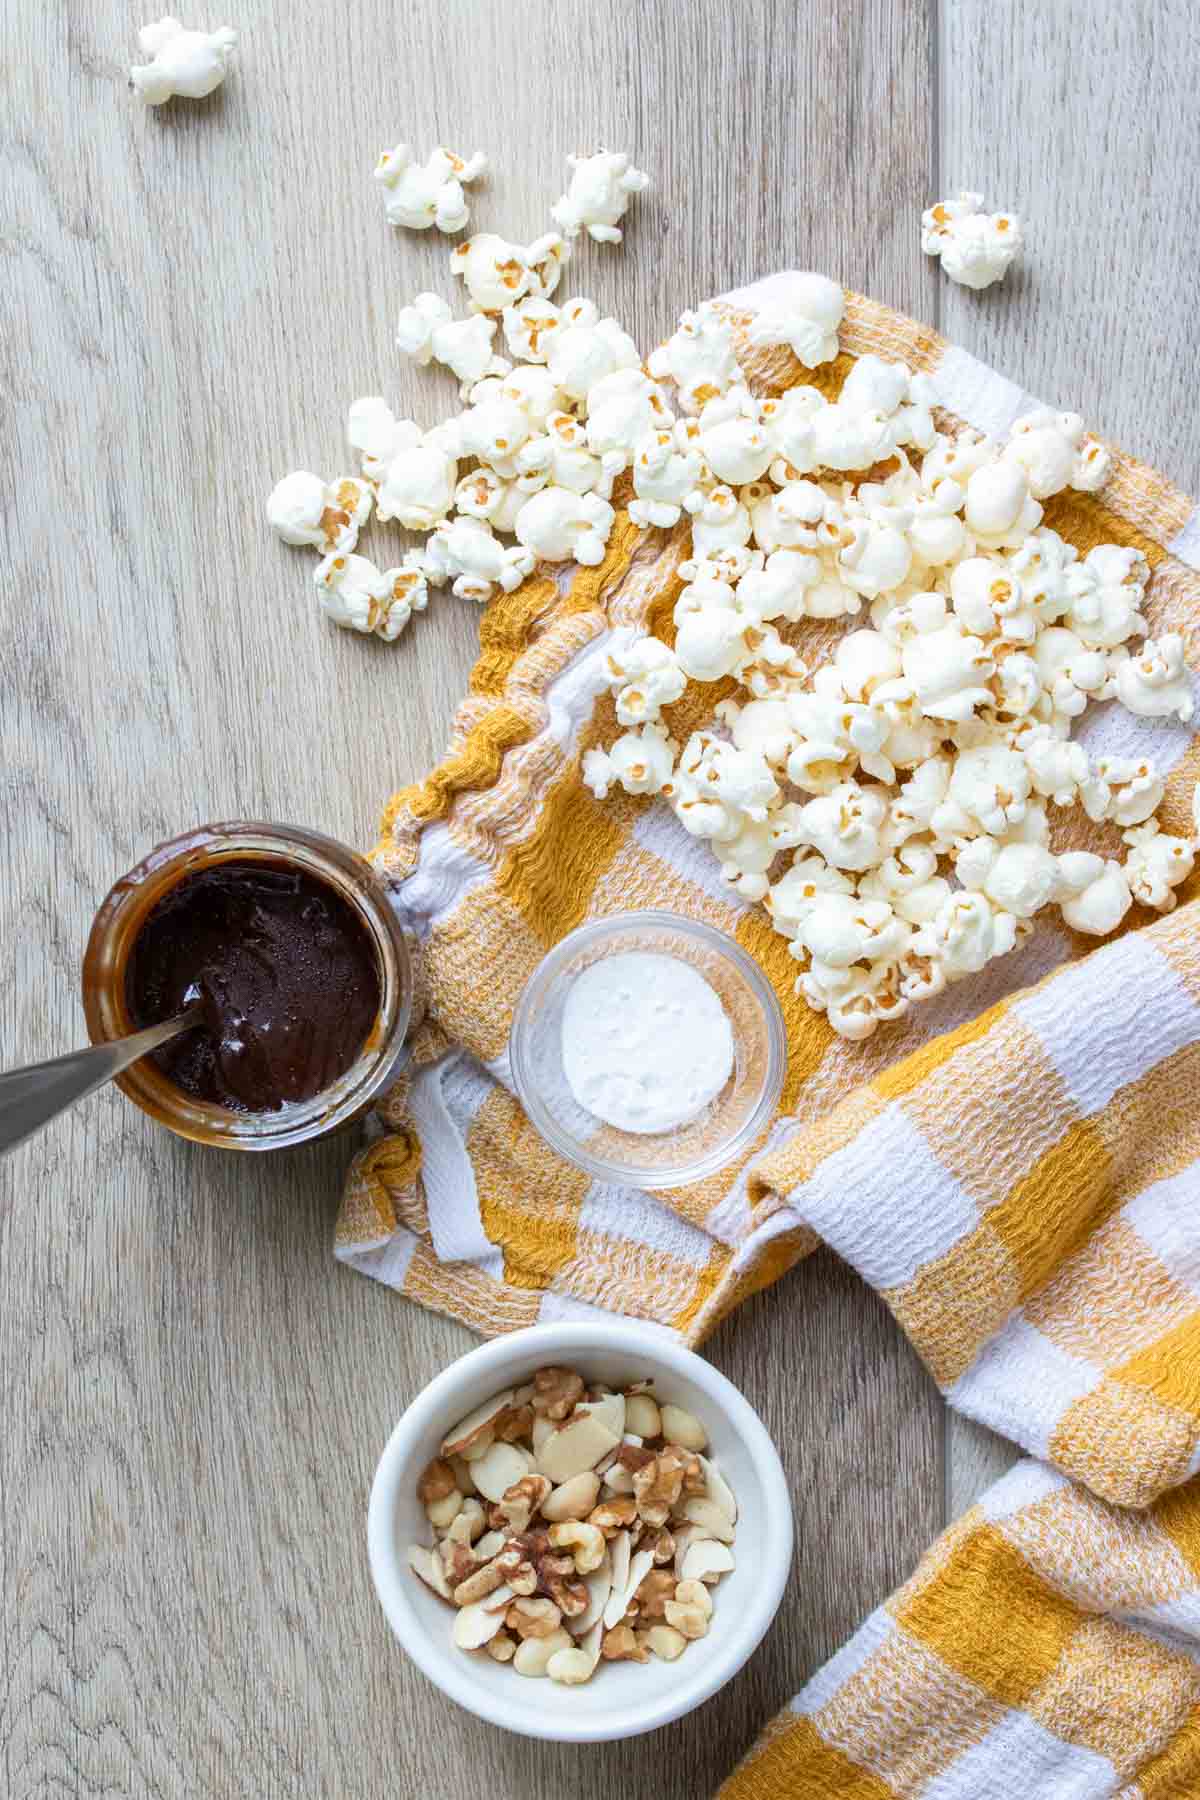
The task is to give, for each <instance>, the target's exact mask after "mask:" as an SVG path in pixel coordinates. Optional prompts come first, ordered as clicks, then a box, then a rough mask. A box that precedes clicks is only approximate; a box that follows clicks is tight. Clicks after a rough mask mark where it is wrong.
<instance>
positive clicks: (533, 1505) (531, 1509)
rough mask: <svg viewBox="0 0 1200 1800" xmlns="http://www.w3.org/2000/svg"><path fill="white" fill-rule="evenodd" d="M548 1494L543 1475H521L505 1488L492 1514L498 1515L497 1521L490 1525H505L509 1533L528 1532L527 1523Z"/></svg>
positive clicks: (547, 1484) (548, 1485) (548, 1489)
mask: <svg viewBox="0 0 1200 1800" xmlns="http://www.w3.org/2000/svg"><path fill="white" fill-rule="evenodd" d="M549 1492H550V1483H549V1481H548V1480H547V1479H546V1477H545V1476H544V1475H522V1477H521V1479H520V1480H519V1481H514V1482H513V1484H512V1486H511V1487H509V1488H505V1490H504V1492H503V1493H502V1494H501V1496H500V1498H499V1500H498V1501H497V1502H496V1505H495V1506H494V1507H493V1508H492V1512H493V1513H499V1515H500V1517H499V1519H493V1520H492V1523H493V1524H494V1525H496V1526H497V1527H499V1526H500V1525H502V1524H503V1525H507V1526H508V1527H509V1529H510V1530H511V1531H514V1532H522V1531H528V1529H529V1521H530V1520H531V1519H532V1517H533V1515H534V1513H535V1512H537V1510H538V1508H539V1507H540V1506H541V1504H542V1502H543V1500H545V1499H546V1497H547V1495H548V1494H549Z"/></svg>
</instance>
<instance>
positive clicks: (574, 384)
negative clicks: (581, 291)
mask: <svg viewBox="0 0 1200 1800" xmlns="http://www.w3.org/2000/svg"><path fill="white" fill-rule="evenodd" d="M641 360H642V359H641V357H640V356H639V355H638V347H637V345H636V344H635V343H634V341H633V339H632V338H631V337H630V335H629V333H628V332H627V331H622V329H621V327H620V326H619V325H618V324H617V321H616V320H615V319H602V318H601V317H600V314H599V310H598V308H597V307H596V306H594V305H593V303H592V302H591V301H590V300H575V301H572V303H571V306H570V307H569V308H564V309H563V314H562V318H561V320H560V323H559V326H558V328H557V329H556V330H555V331H554V332H553V334H552V335H551V337H550V339H549V342H548V345H547V350H546V364H547V367H548V368H549V370H550V374H551V377H552V379H553V380H554V382H555V385H556V386H557V387H560V388H561V389H562V391H563V393H564V394H565V395H566V396H567V398H568V399H570V400H583V399H586V398H587V397H588V395H589V393H590V391H591V389H592V388H594V387H595V386H596V384H597V383H598V382H600V381H603V379H604V377H605V376H606V375H612V374H615V373H616V371H617V370H618V369H638V370H639V371H640V366H641Z"/></svg>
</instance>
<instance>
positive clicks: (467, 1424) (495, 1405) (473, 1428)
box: [442, 1388, 513, 1456]
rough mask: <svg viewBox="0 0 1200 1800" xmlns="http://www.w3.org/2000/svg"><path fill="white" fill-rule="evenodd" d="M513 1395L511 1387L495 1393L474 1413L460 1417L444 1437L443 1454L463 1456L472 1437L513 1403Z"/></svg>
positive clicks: (477, 1434) (476, 1435)
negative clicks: (463, 1417) (501, 1392)
mask: <svg viewBox="0 0 1200 1800" xmlns="http://www.w3.org/2000/svg"><path fill="white" fill-rule="evenodd" d="M512 1397H513V1390H512V1389H511V1388H509V1389H508V1390H507V1392H506V1393H503V1394H495V1395H494V1396H493V1397H492V1399H490V1400H485V1401H484V1403H483V1405H482V1406H477V1407H476V1408H475V1411H474V1412H473V1413H468V1414H467V1416H466V1418H465V1419H460V1420H459V1422H458V1424H457V1425H456V1426H455V1427H454V1429H453V1431H450V1432H447V1434H446V1436H445V1437H444V1438H443V1439H442V1455H443V1456H461V1455H462V1453H463V1451H464V1450H465V1448H466V1447H467V1445H469V1444H470V1442H471V1439H472V1438H475V1437H478V1436H479V1434H480V1433H481V1432H482V1431H484V1430H485V1429H487V1427H488V1426H490V1425H491V1422H492V1420H493V1419H494V1418H495V1417H496V1415H497V1413H502V1412H503V1411H504V1409H505V1407H506V1406H511V1405H512Z"/></svg>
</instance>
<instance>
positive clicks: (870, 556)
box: [837, 518, 912, 600]
mask: <svg viewBox="0 0 1200 1800" xmlns="http://www.w3.org/2000/svg"><path fill="white" fill-rule="evenodd" d="M849 532H850V542H849V543H848V544H844V545H843V547H842V548H841V550H839V551H838V559H837V560H838V568H839V570H840V571H841V575H842V580H843V581H844V582H845V584H846V586H847V587H848V588H850V589H851V590H852V591H853V592H854V593H856V594H861V595H862V596H863V598H864V599H866V600H874V599H875V598H876V596H877V595H879V594H883V593H890V592H891V591H892V590H893V589H895V588H898V587H899V586H900V585H901V584H902V583H903V581H904V580H905V578H906V576H907V575H908V572H909V569H910V568H911V567H912V551H911V550H910V549H909V545H908V540H907V538H906V537H905V536H904V533H903V532H902V531H899V530H897V529H896V527H895V526H894V525H889V524H886V523H884V522H882V521H881V520H877V519H870V518H867V519H852V520H851V521H850V523H849Z"/></svg>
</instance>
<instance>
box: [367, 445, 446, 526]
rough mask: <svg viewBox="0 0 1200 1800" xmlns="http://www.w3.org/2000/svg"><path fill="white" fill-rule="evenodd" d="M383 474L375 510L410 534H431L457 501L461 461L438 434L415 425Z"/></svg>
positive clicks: (383, 518)
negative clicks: (429, 532) (422, 429)
mask: <svg viewBox="0 0 1200 1800" xmlns="http://www.w3.org/2000/svg"><path fill="white" fill-rule="evenodd" d="M405 435H406V437H407V439H408V441H406V442H402V444H401V447H400V448H399V449H397V450H396V451H395V452H394V454H393V455H392V456H391V458H390V460H389V461H388V462H387V464H386V466H385V468H384V469H383V471H382V474H381V477H380V481H379V487H378V490H377V495H376V510H377V513H378V516H379V518H380V519H382V520H384V521H385V522H386V521H387V520H388V519H395V520H396V521H397V522H398V523H399V524H401V525H403V526H405V527H406V528H407V529H408V530H409V531H429V530H431V529H432V528H433V527H434V526H435V525H438V524H440V523H441V521H442V520H443V519H444V518H445V517H446V515H447V513H448V512H449V510H450V507H451V505H452V504H453V501H454V490H455V486H456V484H457V482H458V461H457V458H456V456H455V455H454V454H453V453H452V452H451V451H450V450H449V449H448V448H447V446H446V442H445V440H444V439H443V438H442V437H440V436H439V434H438V432H436V431H429V432H422V431H421V430H420V429H419V427H417V426H415V425H413V426H412V427H411V430H410V432H409V433H407V434H405Z"/></svg>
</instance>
